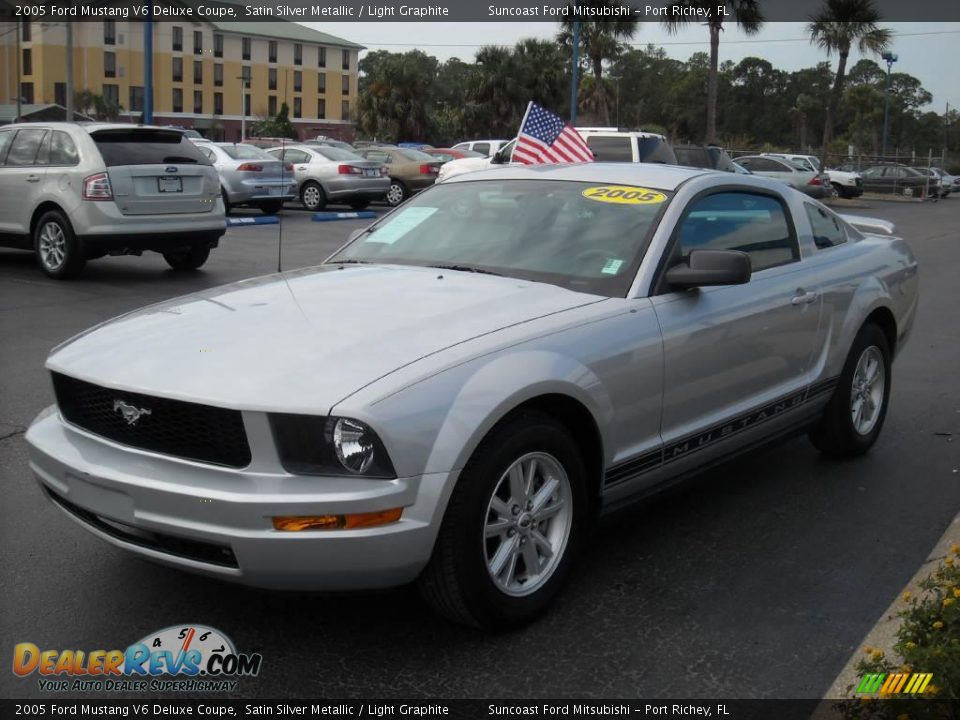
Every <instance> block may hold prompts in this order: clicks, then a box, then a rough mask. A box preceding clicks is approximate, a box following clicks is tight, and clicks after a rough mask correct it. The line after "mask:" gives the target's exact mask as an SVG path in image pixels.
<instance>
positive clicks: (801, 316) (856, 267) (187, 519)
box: [27, 163, 918, 628]
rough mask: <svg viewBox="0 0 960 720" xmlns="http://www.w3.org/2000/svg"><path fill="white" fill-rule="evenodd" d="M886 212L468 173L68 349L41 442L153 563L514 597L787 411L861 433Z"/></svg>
mask: <svg viewBox="0 0 960 720" xmlns="http://www.w3.org/2000/svg"><path fill="white" fill-rule="evenodd" d="M892 230H893V228H892V226H890V225H889V224H887V223H884V222H883V221H880V220H870V219H866V218H859V219H858V218H845V217H841V216H837V215H835V214H834V213H833V212H831V211H830V210H829V209H827V208H825V207H824V206H823V205H821V204H819V203H818V202H816V201H814V200H811V199H809V198H807V197H806V196H804V195H801V194H800V193H798V192H796V191H794V190H793V189H791V188H788V187H786V186H784V185H783V184H781V183H776V182H774V181H770V180H766V179H762V178H754V177H751V176H742V175H730V174H727V173H717V172H710V171H702V170H693V169H688V168H677V167H668V166H637V165H630V164H627V165H613V164H609V165H608V164H601V163H591V164H587V165H581V166H555V167H536V168H513V167H511V168H501V169H496V170H489V171H482V172H477V173H470V174H465V175H462V176H459V177H457V178H453V179H451V180H450V181H448V182H444V183H441V184H439V185H436V186H434V187H433V188H430V189H428V190H426V191H424V192H423V193H422V194H420V195H418V196H417V197H415V198H414V199H412V200H411V201H409V202H407V203H406V204H404V205H402V206H401V207H399V208H398V209H397V210H395V211H393V212H391V213H390V214H388V215H386V216H385V217H383V218H382V219H380V220H379V221H378V222H376V223H375V224H374V225H372V226H371V227H369V228H367V229H366V230H365V231H362V232H360V233H359V234H357V235H356V236H355V237H353V238H352V239H351V240H350V242H348V243H347V244H346V245H345V246H344V247H343V248H341V249H340V250H339V251H338V252H336V253H335V254H334V255H333V256H332V257H330V258H329V259H328V260H327V261H326V262H325V263H324V264H322V265H320V266H318V267H312V268H305V269H302V270H296V271H292V272H286V273H283V274H277V275H270V276H266V277H262V278H255V279H251V280H244V281H241V282H238V283H234V284H232V285H228V286H226V287H221V288H217V289H213V290H207V291H203V292H198V293H195V294H193V295H188V296H186V297H182V298H178V299H175V300H170V301H167V302H163V303H160V304H157V305H152V306H150V307H147V308H144V309H142V310H139V311H136V312H132V313H129V314H127V315H124V316H121V317H119V318H116V319H114V320H111V321H109V322H107V323H104V324H102V325H100V326H98V327H96V328H94V329H92V330H90V331H88V332H86V333H83V334H81V335H79V336H77V337H75V338H73V339H71V340H70V341H68V342H66V343H64V344H63V345H61V346H59V347H57V348H56V349H54V351H53V352H52V354H51V355H50V358H49V360H48V363H47V367H48V368H49V370H50V372H51V373H52V376H53V385H54V389H55V391H56V400H57V404H56V405H55V406H52V407H50V408H48V409H47V410H45V411H44V412H42V413H41V414H40V416H39V417H38V418H37V419H36V420H35V421H34V423H33V425H32V426H31V427H30V430H29V432H28V434H27V440H28V442H29V445H30V462H31V467H32V469H33V471H34V473H35V474H36V476H37V478H38V479H39V482H40V485H41V487H42V488H43V489H44V491H45V492H46V493H47V495H48V496H49V498H50V500H52V501H53V502H54V503H56V504H57V505H58V506H59V507H60V508H62V509H63V510H64V511H65V512H66V513H67V514H68V515H69V516H71V517H72V518H73V519H74V520H76V521H77V522H78V523H80V524H81V525H82V526H84V527H85V528H87V529H88V530H90V532H92V533H94V534H96V535H98V536H99V537H101V538H103V539H105V540H108V541H109V542H111V543H113V544H115V545H117V546H120V547H123V548H126V549H128V550H130V551H132V552H135V553H139V554H140V555H143V556H146V557H148V558H151V559H153V560H157V561H161V562H164V563H167V564H170V565H174V566H176V567H180V568H183V569H185V570H192V571H196V572H201V573H206V574H208V575H213V576H216V577H221V578H224V579H228V580H235V581H238V582H242V583H248V584H251V585H259V586H264V587H272V588H302V589H326V590H342V589H363V588H378V587H389V586H393V585H399V584H403V583H407V582H410V581H413V580H416V581H417V582H418V584H419V586H420V588H421V590H422V592H423V595H424V597H425V598H426V599H427V601H428V602H429V603H430V604H431V605H432V606H433V607H435V608H436V609H437V610H439V611H440V612H442V613H443V614H444V615H446V616H448V617H450V618H453V619H456V620H459V621H461V622H466V623H470V624H473V625H478V626H481V627H491V628H492V627H503V626H508V625H512V624H516V623H519V622H522V621H524V620H527V619H529V618H532V617H534V616H535V615H536V614H537V613H539V612H540V611H542V610H543V608H544V606H545V605H546V604H547V603H548V602H549V600H550V599H551V598H552V597H553V596H554V595H555V594H556V592H557V590H558V588H559V586H560V585H561V583H562V582H563V580H564V579H565V577H566V576H567V575H568V574H569V572H570V567H571V564H572V561H573V559H574V557H575V555H576V554H577V552H578V551H579V550H580V549H581V546H582V545H583V542H584V539H585V537H586V532H585V531H586V530H587V529H588V526H589V525H590V523H591V522H593V521H594V520H595V518H596V517H597V516H598V515H600V514H602V513H604V512H606V511H609V510H610V509H611V508H614V507H617V506H620V505H623V504H625V503H627V502H629V501H631V500H635V499H637V498H638V497H641V496H643V495H645V494H648V493H650V492H652V491H653V490H655V489H658V488H660V487H663V486H664V485H665V484H666V483H668V482H669V481H672V480H676V479H678V478H680V477H683V476H685V475H689V474H691V473H692V472H694V471H696V470H698V469H702V468H703V467H705V466H708V465H711V464H713V463H716V462H718V461H720V460H722V459H724V458H727V457H729V456H731V455H734V454H736V453H739V452H742V451H744V450H747V449H749V448H752V447H755V446H757V445H759V444H761V443H765V442H768V441H770V440H772V439H774V438H776V437H779V436H784V435H787V434H790V433H794V432H797V431H798V430H808V431H809V434H810V438H811V439H812V440H813V443H814V445H815V446H816V447H817V448H818V449H819V450H820V451H821V452H823V453H825V454H827V455H831V456H837V457H845V456H846V457H849V456H853V455H857V454H860V453H863V452H865V451H866V450H867V449H868V448H869V447H870V446H871V445H872V444H873V443H874V441H875V440H876V438H877V435H878V434H879V432H880V429H881V426H882V425H883V419H884V415H885V413H886V410H887V403H888V398H889V396H890V383H891V365H892V362H893V359H894V357H895V356H896V354H897V352H898V351H899V350H900V349H901V348H902V347H903V344H904V342H905V340H906V338H907V335H908V333H909V331H910V327H911V325H912V323H913V319H914V315H915V312H916V307H917V292H918V290H917V285H918V277H917V264H916V261H915V260H914V258H913V255H912V254H911V252H910V250H909V248H908V247H907V245H906V243H905V242H904V241H903V240H901V239H899V238H897V237H895V236H893V235H891V234H890V233H891V232H892ZM200 500H203V501H204V502H200Z"/></svg>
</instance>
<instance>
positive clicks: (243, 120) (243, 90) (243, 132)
mask: <svg viewBox="0 0 960 720" xmlns="http://www.w3.org/2000/svg"><path fill="white" fill-rule="evenodd" d="M237 80H240V81H241V83H242V84H241V86H240V142H243V141H244V140H246V139H247V90H249V89H250V78H248V77H247V76H246V75H237Z"/></svg>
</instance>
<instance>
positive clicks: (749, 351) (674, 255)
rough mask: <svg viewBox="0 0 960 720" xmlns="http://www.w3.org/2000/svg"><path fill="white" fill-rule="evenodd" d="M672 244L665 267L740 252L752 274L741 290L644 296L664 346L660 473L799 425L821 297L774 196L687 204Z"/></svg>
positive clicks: (787, 215) (709, 198)
mask: <svg viewBox="0 0 960 720" xmlns="http://www.w3.org/2000/svg"><path fill="white" fill-rule="evenodd" d="M672 242H673V246H672V249H671V251H670V252H669V255H668V257H669V258H671V259H672V262H671V261H669V260H668V262H667V263H665V265H664V267H665V268H666V267H669V266H670V265H672V264H673V262H676V260H677V259H679V258H681V257H684V256H687V255H689V253H690V252H692V251H694V250H697V249H734V250H741V251H743V252H746V253H747V254H748V255H749V256H750V260H751V264H752V266H753V275H752V277H751V279H750V281H749V282H748V283H746V284H743V285H728V286H718V287H705V288H699V289H695V290H685V291H676V290H672V289H671V288H669V287H666V286H662V285H661V286H660V287H659V288H658V290H657V291H656V292H655V294H654V295H653V297H652V301H653V306H654V309H655V312H656V314H657V318H658V320H659V322H660V327H661V330H662V333H663V343H664V395H663V411H662V416H661V436H662V439H663V442H664V455H663V462H664V469H669V468H670V466H671V465H672V466H673V469H674V471H675V472H682V471H684V470H686V469H688V468H692V467H696V466H698V465H700V464H702V463H704V462H709V461H710V460H711V459H714V458H716V457H717V456H719V455H723V454H725V453H726V452H729V451H731V450H732V449H736V448H738V447H740V446H742V445H743V443H750V442H754V441H756V440H757V438H762V437H766V436H767V435H769V434H772V433H775V432H778V431H780V430H782V429H783V428H784V427H786V426H787V425H789V424H790V423H793V422H796V421H797V420H798V417H799V413H796V412H793V411H795V410H800V409H801V406H802V405H803V403H804V395H805V392H806V389H807V385H808V372H809V369H810V364H811V357H812V355H813V351H814V348H815V347H816V343H817V342H818V331H819V322H820V306H821V298H820V296H819V293H818V288H817V279H816V277H815V276H814V274H813V272H812V271H811V270H810V269H809V268H808V267H807V266H806V265H805V264H804V263H803V262H802V261H801V255H800V247H799V241H798V234H797V230H796V225H795V223H794V221H793V217H792V215H791V212H790V208H789V204H788V203H787V202H786V200H785V199H784V198H782V197H781V196H780V195H778V194H776V193H766V192H763V191H741V190H736V191H720V192H714V193H710V194H706V195H702V196H701V197H699V198H695V199H694V200H692V201H691V203H690V205H689V207H688V208H687V210H686V212H685V213H684V215H683V216H682V219H681V220H680V222H679V223H678V224H677V227H676V230H675V231H674V234H673V239H672ZM661 282H663V281H661Z"/></svg>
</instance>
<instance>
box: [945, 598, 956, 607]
mask: <svg viewBox="0 0 960 720" xmlns="http://www.w3.org/2000/svg"><path fill="white" fill-rule="evenodd" d="M955 602H956V600H954V599H953V598H952V597H948V598H944V599H943V606H944V607H950V606H951V605H953V604H954V603H955Z"/></svg>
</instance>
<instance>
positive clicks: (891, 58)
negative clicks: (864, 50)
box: [880, 50, 897, 158]
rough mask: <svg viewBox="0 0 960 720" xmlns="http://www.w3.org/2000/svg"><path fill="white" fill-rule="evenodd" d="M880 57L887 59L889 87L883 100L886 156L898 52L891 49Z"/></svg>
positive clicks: (884, 150) (883, 152)
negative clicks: (892, 84)
mask: <svg viewBox="0 0 960 720" xmlns="http://www.w3.org/2000/svg"><path fill="white" fill-rule="evenodd" d="M880 57H882V58H883V59H884V60H886V61H887V89H886V91H885V92H884V101H883V151H882V155H883V156H884V158H886V155H887V128H888V126H889V122H890V70H891V69H892V68H893V64H894V63H895V62H896V61H897V55H896V53H892V52H890V51H889V50H888V51H887V52H885V53H883V54H882V55H881V56H880Z"/></svg>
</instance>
